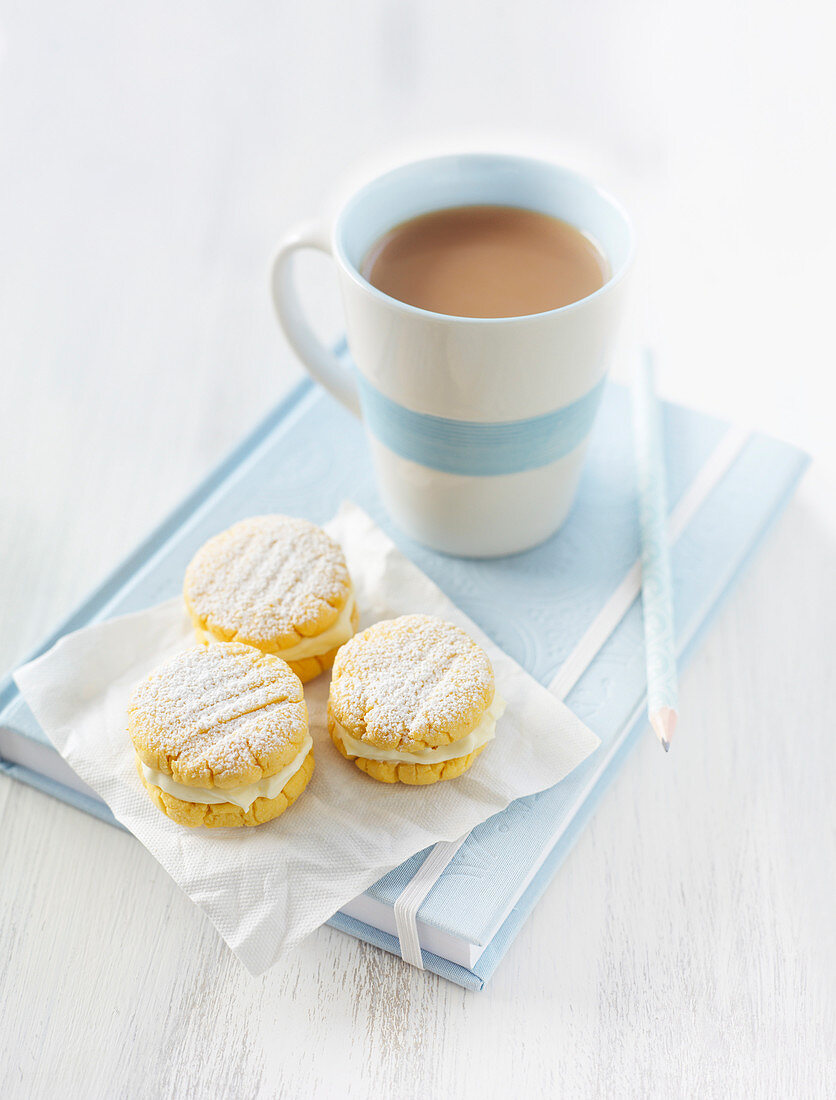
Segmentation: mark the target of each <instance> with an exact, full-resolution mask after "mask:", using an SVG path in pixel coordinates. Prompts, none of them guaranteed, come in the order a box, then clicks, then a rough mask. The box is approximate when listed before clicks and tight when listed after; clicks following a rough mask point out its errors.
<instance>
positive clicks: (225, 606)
mask: <svg viewBox="0 0 836 1100" xmlns="http://www.w3.org/2000/svg"><path fill="white" fill-rule="evenodd" d="M183 597H184V599H185V601H186V607H187V609H188V612H189V615H190V616H191V620H192V623H193V624H194V627H195V631H196V633H197V637H198V639H199V640H200V641H219V642H233V641H234V642H243V643H244V644H246V645H251V646H255V647H256V649H260V650H261V651H262V652H263V653H271V654H274V655H275V656H278V657H281V658H282V659H283V660H286V661H287V663H288V664H289V665H290V667H291V668H292V669H293V671H294V672H295V673H296V675H297V676H298V677H299V678H300V680H302V681H303V682H306V681H308V680H312V679H313V678H314V677H315V676H318V675H319V674H320V673H321V672H324V671H325V670H327V669H329V668H330V667H331V665H332V664H333V662H334V657H335V656H336V653H337V650H338V649H339V647H340V646H341V645H342V644H343V642H345V641H347V640H348V639H349V638H350V637H351V636H352V634H353V633H354V631H355V630H356V629H357V622H358V611H357V606H356V602H355V599H354V589H353V587H352V584H351V577H350V576H349V573H348V567H347V566H346V563H345V557H344V556H343V552H342V549H341V548H340V545H339V543H337V542H336V541H335V540H334V539H332V538H331V536H330V535H328V534H327V533H326V532H325V531H323V530H322V529H321V528H320V527H317V526H316V525H315V524H313V523H309V522H308V521H307V520H305V519H294V518H292V517H291V516H253V517H252V518H251V519H245V520H241V522H240V523H236V524H234V525H233V526H232V527H230V528H229V529H228V530H226V531H222V532H221V533H220V534H218V535H215V536H214V538H211V539H209V541H208V542H207V543H205V544H204V545H203V546H202V547H201V548H200V550H198V552H197V553H196V554H195V556H194V557H193V558H192V560H191V562H190V563H189V566H188V568H187V569H186V576H185V581H184V584H183Z"/></svg>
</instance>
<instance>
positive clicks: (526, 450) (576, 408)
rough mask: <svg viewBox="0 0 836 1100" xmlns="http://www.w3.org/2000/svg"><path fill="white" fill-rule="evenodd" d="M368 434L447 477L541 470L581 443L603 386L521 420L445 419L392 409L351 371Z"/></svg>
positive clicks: (389, 402)
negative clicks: (357, 388) (357, 386)
mask: <svg viewBox="0 0 836 1100" xmlns="http://www.w3.org/2000/svg"><path fill="white" fill-rule="evenodd" d="M355 373H356V377H357V380H358V383H359V387H360V402H361V405H362V408H363V417H364V418H365V421H366V424H367V426H368V429H369V431H370V432H371V434H372V435H373V436H375V438H376V439H378V440H380V442H381V443H383V444H384V445H385V446H387V447H388V448H389V449H390V450H391V451H394V452H395V454H397V455H400V456H401V458H407V459H409V460H410V461H412V462H417V463H419V464H420V465H421V466H429V467H430V468H431V469H433V470H442V471H443V472H444V473H447V474H466V475H469V476H472V477H490V476H495V475H497V474H518V473H522V472H523V471H524V470H536V469H538V468H539V467H541V466H547V465H548V464H549V463H550V462H555V461H557V459H559V458H563V456H564V455H567V454H569V452H570V451H573V450H574V449H575V447H577V446H578V445H579V444H580V443H582V442H583V441H584V439H585V438H586V436H587V435H588V434H589V430H590V428H591V427H592V421H593V420H594V418H595V413H596V411H597V409H598V403H599V401H600V400H601V393H602V392H603V388H604V381H603V380H602V381H601V382H599V383H598V385H597V386H595V387H594V388H593V389H591V390H590V391H589V393H586V394H584V395H583V397H580V398H578V400H577V401H573V402H572V403H571V405H564V406H563V407H562V408H560V409H555V410H554V412H550V413H545V414H543V415H542V416H532V417H528V418H527V419H525V420H506V421H502V422H499V423H483V422H479V421H474V420H450V419H448V418H447V417H444V416H431V415H429V414H428V413H419V412H414V411H413V410H412V409H407V408H405V407H404V406H403V405H399V404H397V402H395V401H392V399H391V398H389V397H386V396H385V394H382V393H381V392H380V390H378V389H376V388H375V387H374V386H373V385H372V384H371V382H369V380H368V379H367V378H364V377H363V375H362V374H361V373H360V372H359V371H356V372H355Z"/></svg>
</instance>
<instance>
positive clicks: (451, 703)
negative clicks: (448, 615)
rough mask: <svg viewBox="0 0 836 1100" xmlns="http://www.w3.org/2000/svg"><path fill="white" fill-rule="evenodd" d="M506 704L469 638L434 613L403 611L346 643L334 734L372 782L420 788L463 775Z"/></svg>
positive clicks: (331, 721)
mask: <svg viewBox="0 0 836 1100" xmlns="http://www.w3.org/2000/svg"><path fill="white" fill-rule="evenodd" d="M504 710H505V702H504V700H503V699H502V698H501V696H500V695H499V693H498V692H497V691H496V687H495V684H494V674H493V668H492V667H491V663H490V661H489V660H488V657H487V654H486V653H485V652H484V650H482V649H481V648H480V647H479V646H478V645H477V644H476V643H475V642H474V641H473V640H472V638H469V637H468V635H467V634H465V632H464V631H463V630H460V629H459V627H457V626H454V625H453V624H452V623H447V622H444V621H442V620H441V619H436V618H432V617H431V616H429V615H402V616H401V617H400V618H398V619H390V620H385V621H383V622H379V623H376V624H375V625H374V626H371V627H369V628H368V629H367V630H364V631H362V633H360V634H357V635H355V636H354V637H353V638H352V639H351V640H350V641H349V642H347V643H346V644H345V645H344V646H342V648H341V649H340V651H339V653H338V654H337V657H336V659H335V661H334V669H333V673H332V677H331V691H330V696H329V699H328V732H329V733H330V735H331V740H332V741H333V742H334V745H335V746H336V748H337V749H338V750H339V752H340V753H342V755H343V756H344V757H345V758H346V759H347V760H351V761H353V762H354V764H356V766H357V767H358V768H359V769H360V770H361V771H363V772H365V773H366V775H369V776H371V777H372V778H373V779H377V780H379V781H380V782H382V783H408V784H411V785H415V786H423V785H426V784H428V783H436V782H438V780H440V779H454V778H455V777H456V776H459V775H462V774H463V773H464V772H466V771H467V769H468V768H469V767H470V766H471V765H472V764H473V762H474V760H475V759H476V757H477V756H478V755H479V754H480V753H481V752H482V751H483V749H484V748H485V746H486V744H487V743H488V742H489V741H491V740H492V739H493V738H494V736H495V728H496V723H497V720H498V719H499V718H500V716H501V715H502V713H503V711H504Z"/></svg>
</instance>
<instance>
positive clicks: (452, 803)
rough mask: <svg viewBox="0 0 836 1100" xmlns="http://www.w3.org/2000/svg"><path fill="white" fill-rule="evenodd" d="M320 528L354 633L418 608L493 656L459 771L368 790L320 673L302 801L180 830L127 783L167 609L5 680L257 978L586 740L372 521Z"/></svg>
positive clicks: (96, 631)
mask: <svg viewBox="0 0 836 1100" xmlns="http://www.w3.org/2000/svg"><path fill="white" fill-rule="evenodd" d="M327 530H329V531H330V533H331V534H332V535H333V536H334V537H335V538H336V539H338V540H339V542H340V543H341V544H342V546H343V548H344V550H345V554H346V558H347V561H348V567H349V570H350V571H351V575H352V578H353V580H354V585H355V589H356V592H357V601H358V604H359V607H360V610H361V623H360V625H361V628H362V627H365V626H368V625H370V624H371V623H373V622H376V621H378V620H379V619H384V618H392V617H394V616H396V615H402V614H406V613H409V612H424V613H427V614H431V615H438V616H440V617H441V618H444V619H447V620H449V621H451V622H455V623H457V624H458V625H459V626H461V627H463V628H464V629H465V630H466V631H467V632H468V633H469V634H470V635H471V636H472V637H474V638H475V639H476V640H477V641H478V642H479V643H480V644H481V645H482V646H483V647H484V649H485V650H486V651H487V653H488V656H489V657H490V659H491V661H492V663H493V667H494V671H495V674H496V681H497V685H498V688H499V690H500V692H501V693H502V695H503V696H504V697H505V699H506V700H507V704H508V706H507V710H506V711H505V714H504V715H503V717H502V718H501V719H500V721H499V723H498V724H497V730H496V740H495V741H493V742H491V743H490V744H489V745H488V746H487V748H486V749H485V750H484V752H483V753H482V755H481V756H480V757H479V759H478V760H477V761H476V763H475V764H474V765H473V767H472V768H471V770H470V771H469V772H467V773H466V774H465V775H463V776H461V777H460V778H458V779H455V780H452V781H448V782H441V783H436V784H434V785H432V786H430V787H406V786H403V785H401V784H397V785H389V784H383V783H377V782H375V781H373V780H371V779H369V778H368V777H367V776H365V775H363V774H362V772H360V771H359V770H358V769H357V768H356V767H355V766H354V765H353V764H349V763H348V762H347V761H346V760H344V759H343V758H342V757H341V756H340V755H339V754H338V753H337V751H336V749H334V747H333V745H332V744H331V741H330V739H329V737H328V731H327V726H326V718H325V708H326V702H327V698H328V683H329V677H328V676H327V675H324V676H320V677H319V678H318V679H317V680H314V681H313V682H312V683H309V684H306V685H305V698H306V700H307V703H308V708H309V711H310V719H311V735H312V737H313V740H314V746H315V749H314V751H315V755H316V769H315V772H314V776H313V779H312V780H311V783H310V784H309V786H308V788H307V790H306V791H305V792H304V794H303V795H302V796H301V797H300V799H299V801H298V802H297V803H296V804H295V805H294V806H293V807H292V808H291V809H290V810H288V811H287V812H286V813H285V814H283V815H282V816H281V817H279V818H277V819H276V820H275V821H272V822H269V823H268V824H266V825H259V826H257V827H255V828H241V829H186V828H183V827H181V826H179V825H176V824H175V823H174V822H172V821H170V820H169V819H168V818H167V817H165V815H164V814H162V813H160V811H159V810H158V809H157V808H156V807H155V806H154V805H153V804H152V803H151V801H150V799H149V798H148V795H147V794H146V792H145V790H144V788H143V787H142V785H141V784H140V782H139V778H138V776H137V773H136V769H135V765H134V750H133V746H132V745H131V743H130V740H129V738H128V735H127V733H126V722H125V710H126V706H127V703H128V697H129V696H130V693H131V691H132V690H133V687H134V685H135V684H136V683H137V682H138V681H139V680H141V679H142V678H143V677H145V676H146V675H147V674H148V673H149V672H150V671H151V669H152V668H153V667H154V666H155V665H157V664H158V663H159V662H160V661H162V660H164V659H165V658H167V657H169V656H170V655H171V654H173V653H175V652H176V651H177V650H179V649H182V648H184V647H185V646H188V645H191V644H193V642H194V635H193V632H192V629H191V625H190V623H189V620H188V617H187V615H186V612H185V610H184V608H183V605H182V601H181V600H180V599H179V598H178V599H175V600H171V601H169V602H168V603H164V604H160V605H159V606H157V607H153V608H151V609H149V610H148V611H141V612H138V613H137V614H133V615H126V616H123V617H122V618H119V619H113V620H111V621H109V622H105V623H100V624H96V625H93V626H89V627H86V628H85V629H83V630H79V631H77V632H75V633H74V634H69V635H67V636H66V637H64V638H62V639H61V640H60V641H59V642H58V643H57V644H56V645H55V646H54V647H53V648H52V649H51V650H50V651H49V652H48V653H46V654H44V655H43V656H42V657H40V658H38V659H37V660H36V661H33V662H31V663H30V664H28V665H24V666H23V668H20V669H19V670H18V671H17V673H15V680H16V681H17V684H18V687H19V688H20V690H21V692H22V693H23V696H24V698H25V699H26V702H27V703H28V704H29V706H30V707H31V709H32V711H33V712H34V714H35V717H36V718H37V719H38V721H39V722H40V724H41V726H42V728H43V730H44V732H45V733H46V734H47V735H48V736H49V737H50V739H51V740H52V742H53V743H54V744H55V746H56V748H57V749H58V751H59V752H60V753H61V755H62V756H64V757H65V759H66V760H67V761H68V762H69V764H70V765H71V766H72V767H73V768H74V769H75V771H76V772H77V773H78V774H79V775H80V776H81V778H82V779H83V780H84V781H85V782H86V783H87V784H89V786H91V787H92V788H93V790H95V791H96V792H97V793H98V794H99V795H100V796H101V798H103V799H104V801H105V802H106V803H107V804H108V806H109V807H110V808H111V810H112V811H113V813H114V815H115V816H116V818H117V819H118V820H119V821H121V822H122V824H123V825H126V826H127V827H128V828H129V829H130V830H131V832H133V833H134V834H135V835H136V836H137V837H138V838H139V840H140V841H141V842H142V843H143V844H144V845H145V847H146V848H147V849H148V850H149V851H150V852H151V853H152V855H154V856H155V857H156V859H158V860H159V862H160V863H161V864H162V865H163V867H164V868H165V869H166V871H168V873H169V874H170V875H171V876H172V878H173V879H174V880H175V882H177V884H178V885H179V886H180V887H181V888H182V889H183V890H184V891H185V892H186V893H187V894H188V895H189V897H191V898H192V899H193V900H194V901H195V902H196V903H197V904H198V905H199V906H200V907H201V908H202V909H203V910H204V912H205V913H206V914H207V916H208V917H209V919H210V920H211V921H212V923H213V924H214V925H215V927H216V928H217V929H218V931H219V932H220V934H221V935H222V936H223V938H224V939H225V940H226V942H227V943H228V944H229V946H230V947H231V948H232V950H233V951H234V952H235V954H236V955H237V956H238V957H239V958H240V959H241V960H242V962H243V963H244V964H245V966H246V967H247V968H248V969H249V970H250V971H251V972H252V973H253V974H259V973H261V972H262V971H264V970H266V969H267V968H268V967H269V966H271V965H272V964H273V963H274V962H276V960H277V959H278V958H279V957H280V956H281V955H282V954H283V953H284V952H285V951H286V950H288V949H289V948H291V947H293V946H294V945H295V944H297V943H299V942H300V940H302V939H303V938H304V937H305V936H307V935H308V934H309V933H310V932H312V931H313V930H314V929H315V928H317V927H318V926H319V925H320V924H322V923H323V922H324V921H326V920H327V919H328V918H329V917H330V916H332V915H333V914H334V913H335V912H336V911H337V910H338V909H339V908H340V907H341V906H342V905H344V904H346V903H347V902H348V901H350V900H351V899H352V898H354V897H356V896H357V895H358V894H360V893H362V892H363V890H365V889H366V888H367V887H369V886H371V885H372V883H374V882H376V881H377V880H378V879H379V878H381V877H382V876H383V875H384V874H385V873H386V872H387V871H390V870H391V869H392V868H393V867H396V866H398V864H400V863H402V862H403V861H404V860H405V859H407V858H408V857H409V856H411V855H413V854H414V853H415V852H417V851H420V850H421V849H423V848H426V847H427V846H428V845H430V844H433V843H434V842H435V841H438V840H455V839H456V838H457V837H460V836H462V835H463V834H464V833H466V832H468V831H469V830H470V829H472V828H473V827H474V826H476V825H477V824H479V822H481V821H484V820H485V819H486V818H488V817H490V816H491V815H492V814H495V813H497V812H498V811H499V810H502V809H504V808H505V807H506V806H507V805H508V803H509V802H511V801H513V800H514V799H515V798H519V797H521V796H523V795H528V794H534V793H535V792H536V791H540V790H543V789H545V788H546V787H551V786H553V785H554V784H555V783H557V782H558V781H559V780H561V779H562V778H563V777H564V776H565V775H566V774H567V773H568V772H570V771H571V770H572V768H574V767H575V766H576V765H577V764H579V763H580V761H581V760H583V759H584V758H585V757H586V756H588V755H589V754H590V753H591V752H592V751H593V749H594V748H595V747H596V746H597V744H598V739H597V738H596V737H595V735H594V734H592V733H591V732H590V731H589V730H588V729H587V728H586V727H585V726H584V725H582V723H581V722H580V721H579V720H578V719H577V718H576V717H575V716H574V715H573V714H572V713H571V712H570V711H569V710H568V709H567V708H566V707H565V706H564V705H563V704H562V703H560V702H558V701H557V700H556V699H555V698H554V697H553V696H552V695H550V694H549V693H548V692H547V691H546V689H545V688H543V687H541V686H540V685H539V684H538V683H537V682H536V681H535V680H533V679H532V678H531V677H530V676H529V675H528V674H527V673H526V672H524V671H523V670H522V669H521V668H520V666H519V665H517V664H516V663H515V662H514V661H512V660H511V658H510V657H508V656H507V655H506V654H505V653H503V652H502V651H501V650H499V649H498V648H497V647H496V646H495V645H494V644H493V643H492V642H491V641H490V640H489V639H488V638H487V637H486V636H485V635H484V634H483V633H482V632H481V631H480V630H479V629H478V627H476V626H475V625H474V624H473V623H472V622H471V621H470V620H469V619H468V618H467V617H466V616H465V615H463V614H462V613H461V611H459V610H458V608H457V607H456V606H455V605H454V604H453V603H452V602H451V601H450V600H449V599H448V598H447V597H446V596H445V595H444V594H443V593H442V592H441V590H440V589H439V588H438V587H437V586H436V585H435V584H433V583H432V581H430V580H429V578H428V577H426V576H425V575H424V574H423V573H422V572H421V571H420V570H419V569H418V568H417V567H416V566H414V565H413V564H412V563H411V562H410V561H409V560H408V559H407V558H405V557H404V556H403V555H402V554H401V553H399V551H398V550H397V549H396V548H395V546H394V544H393V543H392V542H391V541H390V539H389V538H388V537H387V536H386V535H385V534H384V533H383V532H382V531H381V530H380V528H379V527H377V526H376V525H375V524H374V523H373V522H372V521H371V519H370V518H369V517H368V516H367V515H366V514H365V513H364V512H362V511H361V510H360V509H359V508H357V507H356V506H355V505H353V504H344V505H343V506H342V508H341V509H340V512H339V513H338V515H337V516H336V518H335V519H334V520H332V521H331V523H330V524H328V525H327Z"/></svg>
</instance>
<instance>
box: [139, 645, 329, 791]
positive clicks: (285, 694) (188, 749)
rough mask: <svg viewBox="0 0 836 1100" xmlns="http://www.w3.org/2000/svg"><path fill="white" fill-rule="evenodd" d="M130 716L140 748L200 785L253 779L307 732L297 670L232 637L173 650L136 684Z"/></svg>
mask: <svg viewBox="0 0 836 1100" xmlns="http://www.w3.org/2000/svg"><path fill="white" fill-rule="evenodd" d="M128 718H129V725H130V729H131V734H132V736H133V739H134V743H135V745H136V747H137V749H138V750H139V751H140V754H141V755H149V754H150V755H151V756H152V757H153V758H154V761H152V763H154V762H155V761H157V762H158V764H157V766H160V770H166V768H165V767H163V766H162V765H166V764H167V765H168V767H169V768H170V769H171V774H172V775H174V776H175V777H182V778H183V780H184V781H187V782H189V781H190V782H191V783H193V784H196V783H197V784H200V785H204V786H205V785H210V784H211V783H214V784H215V785H216V786H221V787H223V786H233V785H237V784H240V783H244V782H254V781H256V780H257V779H259V778H261V777H262V776H263V775H264V774H265V773H267V774H270V773H272V772H273V771H275V770H277V766H280V765H281V764H284V763H286V762H287V761H289V760H290V759H291V757H292V756H294V755H295V754H296V753H297V752H298V751H299V748H300V746H301V745H302V742H303V741H304V738H305V736H306V735H307V711H306V708H305V703H304V700H303V695H302V685H301V684H300V683H299V679H298V677H296V676H295V675H294V673H293V672H291V670H290V669H289V668H288V666H287V665H286V664H285V663H284V661H281V660H279V659H278V658H275V657H268V656H265V655H264V654H262V653H260V652H259V651H258V650H255V649H253V648H251V647H250V646H245V645H239V644H237V643H231V644H226V643H219V644H217V645H211V646H206V645H197V646H193V647H192V648H191V649H187V650H184V651H183V652H182V653H178V654H177V655H176V656H174V657H172V658H171V659H170V660H169V661H167V662H166V663H165V664H163V665H161V666H160V667H159V668H158V669H156V670H155V671H154V672H153V673H152V674H151V675H150V676H149V677H148V679H147V680H144V681H143V682H142V683H141V684H139V686H138V687H137V688H136V689H135V691H134V693H133V695H132V697H131V702H130V705H129V707H128ZM143 750H144V753H143ZM285 757H286V758H287V759H286V760H285ZM207 780H208V781H209V782H207Z"/></svg>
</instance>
